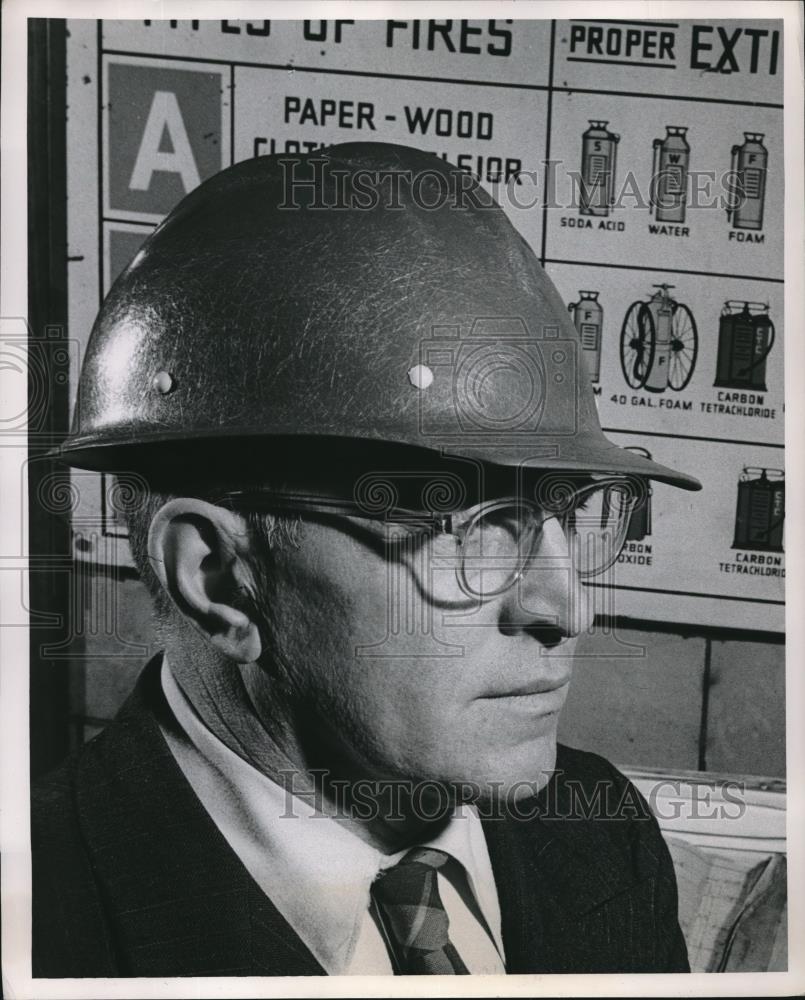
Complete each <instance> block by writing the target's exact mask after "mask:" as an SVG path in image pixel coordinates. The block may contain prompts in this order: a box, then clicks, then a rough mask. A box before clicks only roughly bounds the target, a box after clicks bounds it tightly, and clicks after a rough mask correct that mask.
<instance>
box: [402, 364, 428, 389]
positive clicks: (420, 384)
mask: <svg viewBox="0 0 805 1000" xmlns="http://www.w3.org/2000/svg"><path fill="white" fill-rule="evenodd" d="M408 381H409V382H410V383H411V385H412V386H414V388H415V389H427V388H428V386H429V385H430V384H431V382H432V381H433V372H432V370H431V369H430V368H428V366H427V365H414V367H413V368H409V369H408Z"/></svg>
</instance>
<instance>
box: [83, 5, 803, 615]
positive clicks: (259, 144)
mask: <svg viewBox="0 0 805 1000" xmlns="http://www.w3.org/2000/svg"><path fill="white" fill-rule="evenodd" d="M68 30H69V38H68V67H67V68H68V103H69V108H70V111H69V120H68V130H69V135H68V144H67V148H68V150H69V161H68V194H69V200H68V206H69V208H68V212H69V214H68V233H69V260H70V262H71V263H70V287H69V302H70V328H71V336H72V337H74V338H76V339H77V340H78V341H79V342H80V345H81V347H82V349H83V346H84V345H85V344H86V340H87V337H88V335H89V331H90V329H91V327H92V323H93V320H94V316H95V313H96V312H97V309H98V306H99V304H100V302H101V300H102V299H103V296H104V295H105V293H106V291H107V290H108V288H109V287H110V285H111V283H112V282H113V281H114V279H115V277H116V276H117V274H119V273H120V271H121V270H122V269H123V268H124V267H125V266H126V264H127V263H128V262H129V260H131V258H132V257H133V256H134V255H135V254H136V252H137V250H138V248H139V247H140V245H141V244H142V242H143V240H144V239H145V238H146V237H147V236H148V234H149V233H150V232H151V231H152V230H153V228H154V227H155V226H156V225H157V224H158V223H159V221H160V220H161V219H162V218H163V217H164V216H165V215H166V214H167V212H168V211H170V209H171V208H172V206H173V205H174V204H175V203H176V202H177V201H179V200H180V199H181V198H182V197H183V196H184V195H185V194H186V193H188V192H189V191H190V190H192V189H193V188H194V187H195V186H196V185H198V184H199V183H201V182H202V181H203V180H205V179H206V178H208V177H210V176H211V175H213V174H215V173H216V172H217V171H219V170H221V169H222V168H224V167H226V166H229V165H230V164H232V163H235V162H238V161H241V160H244V159H247V158H249V157H253V156H260V155H264V154H270V153H277V152H287V153H294V152H300V151H308V150H315V149H318V148H319V147H322V146H326V145H329V144H332V143H336V142H343V141H348V140H361V141H371V142H396V143H404V144H407V145H412V146H417V147H419V148H422V149H426V150H429V151H431V152H435V153H437V154H439V155H440V156H443V157H444V158H446V159H447V160H448V161H450V162H452V163H455V164H456V165H458V166H459V167H460V168H461V169H463V170H466V171H468V172H469V173H472V174H474V175H475V176H477V177H478V178H479V179H480V180H481V182H482V183H483V184H484V185H485V186H486V187H487V188H488V190H489V191H490V192H491V193H492V194H493V195H494V196H495V198H496V199H497V200H498V201H499V202H500V204H501V205H502V206H503V207H504V209H505V210H506V212H507V213H508V214H509V216H510V218H511V219H512V221H513V222H514V224H515V226H516V227H517V228H518V230H519V231H520V232H521V233H522V235H523V236H524V237H525V239H526V240H527V241H528V242H529V243H530V245H531V246H532V247H533V249H534V251H535V252H536V254H537V256H538V257H539V258H540V260H541V261H542V263H543V264H544V266H545V268H546V269H547V271H548V273H549V275H550V277H551V279H552V280H553V282H554V283H555V284H556V286H557V288H558V289H559V292H560V294H561V295H562V297H563V299H564V301H565V303H566V304H567V307H568V310H569V314H570V316H571V317H572V320H573V322H574V323H575V325H576V328H577V330H578V332H579V336H580V339H581V343H582V347H583V352H584V357H585V358H586V361H587V368H588V370H589V377H590V379H591V381H592V385H593V391H594V393H595V398H596V402H597V405H598V410H599V416H600V419H601V424H602V426H603V428H604V430H605V432H606V433H607V435H608V436H609V437H610V439H611V440H613V441H614V442H615V443H617V444H619V445H621V446H623V447H627V448H630V449H632V450H634V451H635V452H636V453H638V454H641V455H644V456H646V457H650V458H652V459H654V460H656V461H658V462H661V463H663V464H665V465H669V466H671V467H675V468H678V469H681V470H684V471H686V472H689V473H691V474H693V475H695V476H696V477H698V478H699V479H700V480H701V482H702V484H703V489H702V491H701V492H699V493H683V492H681V491H678V490H675V489H673V488H671V487H668V486H664V485H662V484H658V483H655V484H653V486H652V490H651V494H650V496H649V498H648V502H647V503H646V504H645V505H644V507H642V508H641V509H640V510H639V511H636V512H635V514H634V515H633V516H632V519H631V521H630V524H629V529H628V536H627V542H626V546H625V549H624V551H623V554H622V555H621V557H620V560H619V562H618V564H617V567H616V570H615V572H613V574H612V575H611V576H610V577H607V578H606V580H605V581H604V582H603V583H602V584H599V586H601V588H602V591H606V593H603V592H602V594H601V598H602V609H604V610H607V609H608V610H609V613H615V614H618V615H623V616H627V617H629V618H635V619H643V620H648V621H656V622H671V623H688V624H694V625H695V624H699V625H713V626H727V627H740V628H744V629H756V630H763V631H782V630H783V627H784V586H785V467H784V461H783V443H784V437H783V430H784V411H785V402H784V396H783V304H784V300H783V291H784V288H783V196H784V172H783V152H784V150H783V76H782V52H783V45H782V31H783V27H782V23H781V22H777V21H760V20H752V21H741V20H724V21H687V20H686V21H679V20H667V21H658V20H641V21H627V20H618V21H613V20H603V19H599V20H596V19H591V20H567V21H549V20H542V21H536V20H531V21H526V20H508V19H499V20H494V19H493V20H483V21H465V20H440V21H404V20H388V21H363V20H359V19H354V20H329V21H288V20H262V19H254V20H249V21H227V20H214V21H212V20H197V21H190V20H187V21H167V20H166V21H156V20H154V21H148V20H140V21H102V22H97V21H80V20H75V21H69V22H68ZM73 378H75V373H73ZM74 475H75V477H76V478H77V479H78V480H80V481H79V482H78V483H77V484H76V485H77V486H78V490H77V491H76V495H78V496H79V497H80V506H79V509H78V510H77V511H76V512H75V517H74V526H75V528H76V530H75V541H74V544H75V553H74V554H75V555H76V556H78V557H79V558H83V559H93V560H96V561H98V562H100V563H104V562H110V563H117V564H121V563H123V564H129V556H128V553H127V547H126V541H125V532H124V529H123V527H122V521H121V520H120V518H119V517H118V516H117V515H116V512H115V497H116V492H115V486H114V484H113V483H112V482H110V481H107V480H106V479H105V478H104V477H96V476H94V475H91V474H89V473H81V472H76V473H74ZM121 488H125V484H123V486H122V487H121ZM591 585H592V584H591Z"/></svg>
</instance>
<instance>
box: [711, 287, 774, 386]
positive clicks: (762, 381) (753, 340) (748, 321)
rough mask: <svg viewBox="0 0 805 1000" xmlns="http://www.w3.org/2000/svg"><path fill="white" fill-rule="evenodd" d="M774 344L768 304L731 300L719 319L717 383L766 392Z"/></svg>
mask: <svg viewBox="0 0 805 1000" xmlns="http://www.w3.org/2000/svg"><path fill="white" fill-rule="evenodd" d="M772 347H774V323H772V321H771V317H770V316H769V306H768V304H765V305H764V303H762V302H743V301H740V300H738V301H735V300H733V299H729V300H728V301H726V302H725V303H724V308H723V309H722V311H721V317H720V319H719V321H718V358H717V360H716V380H715V382H714V383H713V385H715V386H717V387H719V388H723V389H757V390H759V391H761V392H766V391H767V387H766V358H767V357H768V356H769V353H770V351H771V349H772Z"/></svg>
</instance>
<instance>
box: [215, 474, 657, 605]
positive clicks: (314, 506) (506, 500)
mask: <svg viewBox="0 0 805 1000" xmlns="http://www.w3.org/2000/svg"><path fill="white" fill-rule="evenodd" d="M566 476H567V478H557V479H556V480H554V482H555V483H556V484H558V485H560V486H561V488H562V489H563V490H564V491H565V492H564V493H563V494H562V502H563V508H562V509H561V510H556V511H553V512H551V511H548V510H546V508H545V507H544V506H541V505H540V504H539V503H538V502H537V501H535V500H531V499H529V498H527V497H516V496H506V497H500V498H498V499H496V500H486V501H482V502H481V503H479V504H476V505H474V506H473V507H470V508H469V511H462V512H461V516H462V517H463V518H464V519H465V520H464V523H462V524H459V525H456V524H455V523H454V519H455V518H456V517H457V516H459V515H458V513H457V512H439V511H434V510H416V509H413V508H407V507H399V506H390V507H387V508H385V509H383V510H376V511H375V510H367V509H366V507H365V506H363V505H362V504H360V503H359V502H358V501H356V500H348V499H346V498H345V497H336V496H330V495H327V494H318V493H317V494H311V493H298V492H295V491H292V490H265V489H259V488H257V489H243V490H229V491H227V492H226V493H224V494H221V495H219V496H217V497H216V498H215V499H214V501H213V502H214V503H216V504H217V505H219V506H226V505H227V504H232V505H233V506H240V505H241V503H244V504H245V503H248V505H249V506H250V507H251V508H252V509H253V510H259V509H263V510H265V511H266V512H288V513H298V514H304V513H308V512H309V513H313V514H325V515H333V516H336V517H355V518H358V519H359V520H360V519H363V520H368V521H376V522H381V523H386V524H400V525H410V526H419V527H424V528H428V529H430V530H434V529H435V530H436V531H437V532H438V533H440V534H445V535H452V536H453V537H454V538H455V539H456V544H457V545H458V547H459V548H461V547H462V546H463V545H464V543H465V541H466V538H467V537H468V536H469V534H470V532H471V531H472V529H473V528H474V527H475V525H476V524H477V522H478V521H479V520H480V518H481V517H483V516H485V515H486V514H488V513H490V512H492V511H495V510H503V509H505V508H511V507H517V508H526V509H528V510H530V511H531V512H532V513H533V514H534V517H533V518H532V522H531V523H532V525H533V528H532V530H533V538H532V539H531V540H530V543H529V544H528V546H527V551H525V553H524V554H523V553H522V552H521V553H520V554H519V555H518V568H517V569H516V570H515V572H514V573H513V574H512V576H511V578H510V579H507V581H506V583H505V584H503V585H501V586H500V587H498V588H495V589H493V590H490V591H483V592H482V593H479V592H478V591H477V590H476V589H475V588H473V587H471V586H470V585H469V583H468V581H467V576H466V558H467V554H466V552H465V551H462V553H461V563H460V565H459V566H456V567H455V572H456V578H457V580H458V583H459V586H460V587H461V589H462V590H463V591H464V593H465V594H467V595H468V596H471V597H473V598H474V599H479V598H480V599H482V600H490V599H492V598H494V597H498V596H499V595H500V594H503V593H505V592H506V591H507V590H510V589H511V588H512V587H513V586H515V584H516V583H517V582H518V580H520V579H522V577H523V574H524V573H525V570H526V566H527V565H528V563H529V562H530V561H531V560H532V558H533V556H534V552H535V550H536V547H537V544H538V542H539V539H540V537H541V535H542V528H543V525H544V523H545V522H546V521H548V520H550V519H551V518H554V517H556V518H562V517H567V516H570V515H572V514H573V513H574V512H575V511H576V510H577V509H578V506H579V503H580V502H581V499H582V498H583V497H584V495H585V494H586V493H591V492H593V491H595V490H598V489H601V488H607V487H613V486H631V487H632V488H634V487H635V485H636V484H638V483H639V484H640V489H637V490H634V489H633V497H634V503H633V505H632V506H631V507H630V509H629V510H628V512H627V513H626V514H625V515H624V516H623V522H624V524H625V525H626V529H625V530H624V532H623V538H621V539H620V542H619V544H617V545H616V546H614V547H613V551H612V553H611V554H610V557H609V558H608V559H607V561H606V562H605V564H604V565H603V566H600V567H598V568H597V569H596V570H594V571H591V572H588V573H584V572H579V577H580V578H581V579H583V580H584V579H592V578H593V577H596V576H600V575H601V573H605V572H606V571H607V570H608V569H609V568H610V567H611V566H612V565H613V564H614V563H615V562H616V561H617V559H618V557H619V556H620V554H621V552H622V551H623V546H624V544H625V542H626V534H627V532H628V523H629V519H630V518H631V516H632V514H633V513H634V512H635V511H636V510H637V509H638V508H639V507H640V506H641V505H642V503H643V502H644V501H645V499H646V497H647V496H648V492H649V491H648V488H647V486H646V483H647V482H648V481H647V479H646V477H643V476H632V475H622V476H606V477H603V478H601V479H593V480H589V479H588V481H587V482H586V483H585V484H584V485H583V486H578V487H574V488H571V489H570V490H568V484H569V481H570V480H571V479H572V473H568V474H566ZM522 537H523V535H520V536H519V537H518V548H519V547H520V541H521V538H522Z"/></svg>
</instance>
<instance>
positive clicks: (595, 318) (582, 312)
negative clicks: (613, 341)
mask: <svg viewBox="0 0 805 1000" xmlns="http://www.w3.org/2000/svg"><path fill="white" fill-rule="evenodd" d="M599 294H600V293H599V292H590V291H579V301H578V302H571V303H570V305H569V306H568V307H567V308H568V311H569V312H570V313H571V314H572V316H573V323H574V324H575V327H576V330H577V331H578V334H579V339H580V340H581V347H582V350H583V351H584V358H585V360H586V362H587V368H588V370H589V372H590V381H591V382H597V381H598V380H599V378H600V377H601V335H602V331H603V327H604V310H603V308H602V307H601V303H600V302H599V301H598V296H599Z"/></svg>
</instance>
